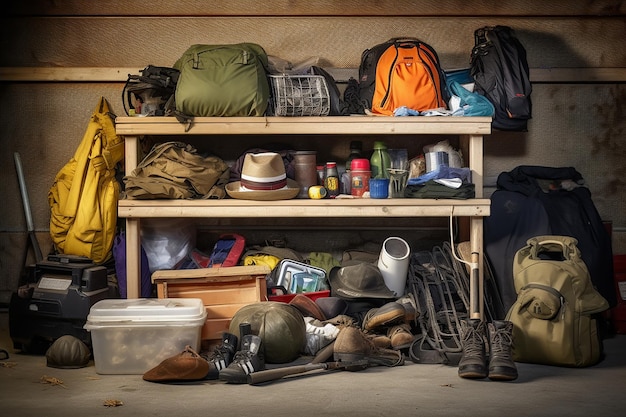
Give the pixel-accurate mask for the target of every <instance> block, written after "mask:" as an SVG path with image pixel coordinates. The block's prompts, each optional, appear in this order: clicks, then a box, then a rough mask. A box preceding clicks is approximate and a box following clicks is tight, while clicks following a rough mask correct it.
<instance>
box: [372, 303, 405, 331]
mask: <svg viewBox="0 0 626 417" xmlns="http://www.w3.org/2000/svg"><path fill="white" fill-rule="evenodd" d="M404 316H405V310H404V307H402V305H401V304H398V303H396V302H395V301H391V302H389V303H387V304H385V305H383V306H382V307H379V308H372V309H370V310H369V311H368V312H367V313H366V314H365V317H364V318H363V323H362V326H363V329H365V330H374V329H376V328H377V327H382V326H387V325H390V324H395V323H399V322H401V321H404Z"/></svg>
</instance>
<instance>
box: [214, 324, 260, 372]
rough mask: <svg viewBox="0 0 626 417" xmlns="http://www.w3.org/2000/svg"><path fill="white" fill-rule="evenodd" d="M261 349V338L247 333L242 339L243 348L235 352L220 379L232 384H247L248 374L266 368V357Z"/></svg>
mask: <svg viewBox="0 0 626 417" xmlns="http://www.w3.org/2000/svg"><path fill="white" fill-rule="evenodd" d="M260 349H261V338H260V337H259V336H257V335H254V334H247V335H245V336H244V337H243V339H242V341H241V350H240V351H239V352H237V353H235V357H234V358H233V361H232V362H231V363H230V365H228V367H226V368H225V369H223V370H222V371H221V372H220V373H219V379H220V381H224V382H229V383H231V384H246V383H247V382H248V375H249V374H251V373H253V372H257V371H262V370H264V369H265V358H264V357H263V353H261V351H260Z"/></svg>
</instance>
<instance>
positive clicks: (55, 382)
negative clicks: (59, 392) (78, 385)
mask: <svg viewBox="0 0 626 417" xmlns="http://www.w3.org/2000/svg"><path fill="white" fill-rule="evenodd" d="M39 382H41V383H42V384H50V385H60V386H62V387H63V388H67V387H66V386H65V385H63V381H61V380H60V379H59V378H55V377H53V376H48V375H44V376H42V377H41V378H39Z"/></svg>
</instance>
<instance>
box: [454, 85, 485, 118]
mask: <svg viewBox="0 0 626 417" xmlns="http://www.w3.org/2000/svg"><path fill="white" fill-rule="evenodd" d="M450 91H451V92H452V94H454V95H455V96H457V97H459V98H460V99H461V109H462V114H457V112H455V114H454V115H455V116H469V117H471V116H489V117H492V116H493V115H494V114H495V108H494V107H493V104H492V103H491V102H490V101H489V99H488V98H487V97H485V96H482V95H480V94H478V93H473V92H471V91H469V90H467V89H466V88H464V87H463V86H462V85H461V84H459V83H458V82H456V81H452V82H450Z"/></svg>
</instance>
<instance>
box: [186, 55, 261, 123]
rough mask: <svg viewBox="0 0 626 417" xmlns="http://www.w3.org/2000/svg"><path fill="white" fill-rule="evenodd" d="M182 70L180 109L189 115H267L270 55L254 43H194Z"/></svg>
mask: <svg viewBox="0 0 626 417" xmlns="http://www.w3.org/2000/svg"><path fill="white" fill-rule="evenodd" d="M174 68H176V69H178V70H180V78H179V79H178V83H177V86H176V93H175V100H176V111H177V112H180V113H182V114H184V115H187V116H192V117H194V116H200V117H209V116H263V115H264V114H265V111H266V109H267V106H268V103H269V96H270V89H269V82H268V79H267V72H268V70H267V69H268V58H267V54H266V53H265V51H264V50H263V48H262V47H261V46H259V45H257V44H253V43H239V44H233V45H193V46H191V47H189V48H188V49H187V50H186V51H185V53H184V54H183V55H182V57H180V58H179V59H178V60H177V61H176V63H175V64H174Z"/></svg>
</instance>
